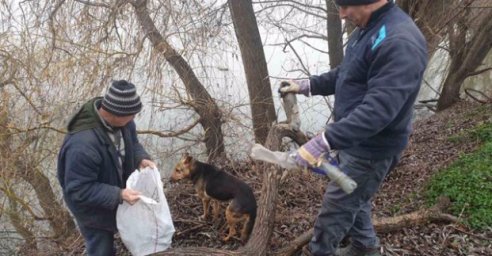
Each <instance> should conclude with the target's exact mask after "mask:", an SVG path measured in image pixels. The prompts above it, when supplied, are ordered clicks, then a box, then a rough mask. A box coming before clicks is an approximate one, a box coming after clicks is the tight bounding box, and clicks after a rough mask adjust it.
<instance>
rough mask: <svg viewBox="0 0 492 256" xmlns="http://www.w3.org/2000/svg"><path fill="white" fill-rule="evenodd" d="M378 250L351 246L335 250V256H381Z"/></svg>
mask: <svg viewBox="0 0 492 256" xmlns="http://www.w3.org/2000/svg"><path fill="white" fill-rule="evenodd" d="M379 249H380V248H379V247H378V248H357V247H355V246H354V245H353V244H349V245H348V246H347V247H343V248H340V249H337V251H336V252H335V255H336V256H381V253H380V252H379Z"/></svg>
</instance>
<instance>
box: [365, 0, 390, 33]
mask: <svg viewBox="0 0 492 256" xmlns="http://www.w3.org/2000/svg"><path fill="white" fill-rule="evenodd" d="M394 6H395V4H394V3H393V1H392V0H389V1H388V3H387V4H385V5H383V6H381V8H379V9H377V10H375V11H374V12H373V13H372V14H371V17H370V18H369V21H368V22H367V26H366V27H365V28H368V27H371V26H372V24H373V23H375V22H376V21H377V20H379V18H380V17H381V16H382V15H383V14H384V13H386V12H387V11H388V10H389V9H391V8H393V7H394ZM365 28H364V29H365Z"/></svg>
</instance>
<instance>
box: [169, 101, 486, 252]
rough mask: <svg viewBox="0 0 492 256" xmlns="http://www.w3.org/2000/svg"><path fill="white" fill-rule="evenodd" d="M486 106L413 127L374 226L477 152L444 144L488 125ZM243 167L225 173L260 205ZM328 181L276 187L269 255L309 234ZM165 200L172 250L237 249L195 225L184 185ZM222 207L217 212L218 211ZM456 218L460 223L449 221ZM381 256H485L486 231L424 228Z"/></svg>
mask: <svg viewBox="0 0 492 256" xmlns="http://www.w3.org/2000/svg"><path fill="white" fill-rule="evenodd" d="M491 113H492V105H478V104H473V103H470V102H461V103H459V104H457V105H456V106H454V107H453V108H451V109H448V110H446V111H443V112H441V113H439V114H437V115H433V116H431V117H430V118H427V119H425V120H420V121H417V122H416V123H415V125H414V132H413V134H412V136H411V140H410V144H409V147H408V148H407V150H406V151H405V152H404V153H403V155H402V158H401V161H400V163H399V164H398V166H397V167H396V169H394V170H393V171H392V172H391V173H390V174H389V176H388V177H387V178H386V180H385V182H384V184H383V185H382V187H381V189H380V191H379V192H378V194H377V196H376V197H375V199H374V202H373V206H374V210H373V214H374V217H375V218H382V217H392V216H397V215H401V214H405V213H410V212H412V211H415V210H418V209H422V208H424V207H425V205H424V203H423V198H422V195H421V192H422V189H423V188H424V186H425V184H426V181H427V180H428V179H429V177H430V176H431V175H432V174H433V173H435V172H436V171H438V170H439V169H440V168H442V167H445V166H447V165H449V164H450V163H451V162H452V161H453V160H455V159H456V158H457V157H458V156H459V155H460V154H463V153H466V152H470V151H472V150H473V149H475V148H476V147H477V146H478V144H477V143H478V142H477V141H469V140H464V141H459V142H456V141H451V140H449V137H450V136H453V135H458V134H460V132H462V131H463V130H466V129H468V128H471V127H474V126H475V125H477V124H479V123H481V122H484V121H486V120H488V121H491V119H492V114H491ZM249 166H250V163H247V162H246V163H245V162H243V163H234V164H231V165H230V166H229V167H228V170H229V171H230V172H231V173H233V174H234V175H236V176H238V177H240V178H241V179H243V180H245V181H246V182H247V183H248V184H250V185H251V186H252V187H253V189H254V191H255V195H256V197H257V198H259V197H260V195H259V191H260V189H261V182H262V181H261V180H260V179H261V174H259V173H256V171H254V170H251V168H250V167H249ZM326 182H327V179H326V178H324V177H322V176H319V175H316V174H305V173H300V172H299V173H291V174H290V175H288V176H287V178H286V180H285V182H284V183H283V184H282V185H281V186H280V188H279V193H280V198H279V204H278V206H277V209H276V211H277V213H276V218H275V226H274V233H273V237H272V239H271V243H270V246H271V247H270V251H276V250H278V249H279V248H281V247H282V246H285V245H287V244H288V243H289V241H292V240H293V239H294V238H296V237H297V236H299V235H300V234H302V233H303V232H305V231H307V230H308V229H309V228H311V227H312V226H313V223H314V218H315V216H316V214H317V211H318V208H319V207H320V203H321V199H322V195H323V191H324V186H325V184H326ZM165 183H166V184H167V185H166V186H165V191H166V197H167V200H168V202H169V205H170V208H171V213H172V215H173V219H174V222H175V228H176V233H175V235H174V238H173V247H189V246H203V247H211V248H222V249H236V248H238V247H239V246H240V243H239V241H234V242H229V243H224V242H222V238H223V237H224V236H225V235H226V226H225V220H224V216H223V213H222V215H221V216H220V218H219V221H217V222H215V223H214V222H213V221H212V220H211V219H208V220H205V221H201V220H198V216H199V215H201V214H202V213H203V212H202V207H201V202H200V200H199V199H198V198H197V197H196V195H194V190H193V188H192V186H191V184H190V183H186V182H184V183H179V184H173V185H169V183H167V182H165ZM225 206H226V204H223V206H222V207H223V209H225ZM456 217H459V216H456ZM380 238H381V244H382V252H383V254H384V255H492V242H491V241H492V227H491V228H489V229H488V230H485V231H481V232H479V231H476V230H470V229H468V228H467V227H465V226H462V225H460V224H457V223H449V222H448V223H446V222H442V223H427V224H425V225H414V226H408V227H405V228H402V229H401V230H398V231H394V232H391V233H386V234H380Z"/></svg>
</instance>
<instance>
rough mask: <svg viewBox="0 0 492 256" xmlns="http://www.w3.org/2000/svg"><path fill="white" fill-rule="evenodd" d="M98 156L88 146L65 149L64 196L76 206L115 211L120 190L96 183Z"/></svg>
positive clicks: (99, 157)
mask: <svg viewBox="0 0 492 256" xmlns="http://www.w3.org/2000/svg"><path fill="white" fill-rule="evenodd" d="M101 162H102V159H101V156H100V154H98V153H97V152H96V150H95V149H92V148H90V147H89V146H75V145H72V147H70V148H67V152H66V161H65V189H64V192H65V195H66V196H67V197H69V198H70V199H71V201H73V202H74V203H76V204H79V205H83V206H91V207H101V208H105V209H110V210H112V209H115V208H116V207H117V206H118V204H119V202H120V200H121V189H120V188H119V187H117V186H112V185H109V184H104V183H100V182H98V170H99V166H100V163H101Z"/></svg>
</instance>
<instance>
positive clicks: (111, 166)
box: [58, 80, 155, 255]
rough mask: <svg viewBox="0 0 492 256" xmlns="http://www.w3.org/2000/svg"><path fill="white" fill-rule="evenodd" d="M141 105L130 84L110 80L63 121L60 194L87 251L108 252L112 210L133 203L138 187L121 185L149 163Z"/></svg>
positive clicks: (113, 228) (113, 220)
mask: <svg viewBox="0 0 492 256" xmlns="http://www.w3.org/2000/svg"><path fill="white" fill-rule="evenodd" d="M141 109H142V103H141V101H140V97H139V96H138V94H137V89H136V87H135V85H134V84H132V83H130V82H128V81H125V80H120V81H114V82H113V83H112V84H111V86H110V88H109V89H108V91H107V93H106V95H105V96H104V97H96V98H93V99H91V100H89V101H88V102H87V103H85V104H84V105H83V106H82V108H81V109H80V110H79V111H78V112H77V113H76V114H75V115H74V116H73V117H72V119H71V120H70V122H69V124H68V134H67V135H66V137H65V140H64V142H63V145H62V147H61V149H60V153H59V155H58V180H59V182H60V185H61V187H62V189H63V197H64V199H65V202H66V203H67V206H68V208H69V209H70V211H71V212H72V214H73V215H74V217H75V219H76V221H77V224H78V226H79V229H80V232H81V234H82V236H83V237H84V239H85V244H86V251H87V254H88V255H114V254H115V250H114V245H113V242H114V241H113V235H114V233H115V232H116V231H117V228H116V209H117V207H118V205H119V204H121V203H122V202H123V201H126V202H128V203H130V204H134V203H135V202H136V201H138V199H139V197H138V196H139V192H138V191H135V190H132V189H129V188H125V185H126V180H127V179H128V177H129V175H130V174H131V173H132V172H133V171H134V170H135V169H137V168H145V167H147V166H149V167H155V164H154V162H152V161H151V160H150V159H151V158H150V156H149V154H148V153H147V152H146V151H145V149H144V148H143V147H142V145H141V144H140V143H139V141H138V139H137V133H136V128H135V122H134V121H133V119H134V118H135V115H136V114H137V113H138V112H140V110H141Z"/></svg>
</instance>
